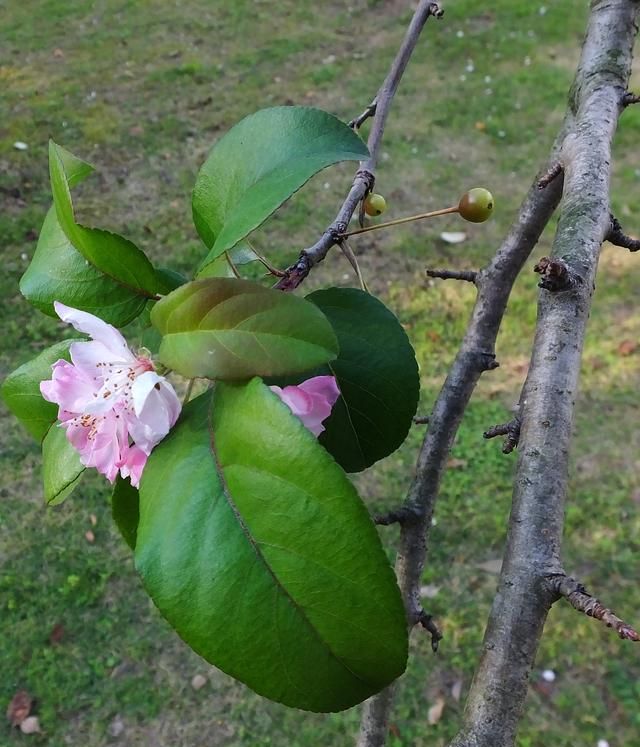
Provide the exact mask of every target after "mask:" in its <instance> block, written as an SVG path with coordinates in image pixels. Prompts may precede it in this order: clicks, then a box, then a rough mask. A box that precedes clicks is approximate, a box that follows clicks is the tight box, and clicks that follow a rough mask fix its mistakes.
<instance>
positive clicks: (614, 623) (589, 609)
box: [549, 574, 640, 641]
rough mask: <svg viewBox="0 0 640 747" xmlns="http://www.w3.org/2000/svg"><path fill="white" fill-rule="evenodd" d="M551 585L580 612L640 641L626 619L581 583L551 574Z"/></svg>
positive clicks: (626, 637)
mask: <svg viewBox="0 0 640 747" xmlns="http://www.w3.org/2000/svg"><path fill="white" fill-rule="evenodd" d="M549 582H550V584H551V587H552V588H553V590H554V591H555V592H557V594H558V595H559V596H561V597H564V598H565V599H566V600H567V601H568V602H569V603H570V604H571V606H572V607H574V608H575V609H576V610H578V612H582V613H583V614H585V615H589V617H593V618H594V619H596V620H600V621H601V622H603V623H604V624H605V625H606V626H607V627H608V628H613V629H614V630H615V631H616V633H617V634H618V635H619V636H620V638H622V639H623V640H625V641H640V635H639V634H638V633H637V632H636V631H635V630H634V628H632V627H631V625H629V624H628V623H626V622H625V621H624V620H621V619H620V618H619V617H618V616H617V615H616V614H614V613H613V612H612V611H611V610H610V609H609V608H608V607H605V606H604V604H602V602H600V601H599V600H598V599H596V598H595V597H593V596H591V594H589V593H588V592H587V590H586V589H585V588H584V586H583V585H582V584H581V583H578V581H576V580H575V579H573V578H571V577H570V576H566V575H564V574H561V575H554V576H551V577H550V579H549Z"/></svg>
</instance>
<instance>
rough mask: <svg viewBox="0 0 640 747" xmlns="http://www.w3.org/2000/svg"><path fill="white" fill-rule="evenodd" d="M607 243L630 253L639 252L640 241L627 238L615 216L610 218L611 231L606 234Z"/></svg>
mask: <svg viewBox="0 0 640 747" xmlns="http://www.w3.org/2000/svg"><path fill="white" fill-rule="evenodd" d="M607 241H609V242H610V243H612V244H615V245H616V246H621V247H624V248H625V249H628V250H629V251H630V252H637V251H640V239H634V238H632V237H631V236H628V235H627V234H626V233H625V232H624V231H623V230H622V226H621V225H620V223H619V221H618V219H617V218H616V217H615V215H612V216H611V230H610V231H609V233H608V234H607Z"/></svg>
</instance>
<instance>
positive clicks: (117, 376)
mask: <svg viewBox="0 0 640 747" xmlns="http://www.w3.org/2000/svg"><path fill="white" fill-rule="evenodd" d="M54 306H55V310H56V313H57V314H58V316H59V317H60V319H62V321H64V322H68V323H69V324H71V325H73V327H75V329H77V330H78V331H79V332H84V333H85V334H87V335H90V336H91V337H92V338H93V339H92V340H90V341H87V342H74V343H72V345H71V347H70V348H69V353H70V355H71V363H69V362H67V361H65V360H59V361H57V362H56V363H54V364H53V375H52V378H51V379H50V380H48V381H43V382H41V384H40V391H41V392H42V396H43V397H44V398H45V399H46V400H48V401H49V402H54V403H55V404H57V405H58V407H59V410H58V419H59V420H60V425H61V427H63V428H64V429H65V430H66V433H67V438H68V439H69V441H70V442H71V444H72V445H73V446H74V448H75V449H76V450H77V451H78V452H79V454H80V461H81V462H82V464H84V465H85V467H95V468H96V469H97V470H98V472H100V473H102V474H103V475H105V476H106V478H107V479H108V480H109V481H110V482H113V481H114V480H115V478H116V476H117V474H118V472H120V474H121V475H122V477H129V478H130V479H131V484H132V485H134V486H136V487H137V486H138V484H139V482H140V476H141V474H142V470H143V469H144V465H145V463H146V461H147V457H148V456H149V454H150V453H151V450H152V449H153V448H154V446H156V444H158V443H159V442H160V441H161V440H162V439H163V438H164V437H165V436H166V435H167V433H168V432H169V429H170V428H171V426H173V424H174V423H175V422H176V420H177V419H178V415H179V414H180V401H179V400H178V397H177V395H176V393H175V391H174V390H173V387H172V386H171V384H170V383H169V382H168V381H167V380H166V379H165V378H164V377H162V376H159V375H158V374H157V373H156V372H155V370H154V366H153V363H152V362H151V360H149V358H146V357H144V356H136V355H134V354H133V353H132V352H131V350H129V347H128V346H127V343H126V341H125V339H124V337H123V336H122V335H121V334H120V332H118V330H117V329H115V327H112V326H111V325H110V324H107V323H106V322H103V321H102V319H99V318H98V317H96V316H93V315H92V314H88V313H87V312H84V311H78V310H77V309H72V308H70V307H69V306H65V305H64V304H62V303H58V302H56V303H55V304H54Z"/></svg>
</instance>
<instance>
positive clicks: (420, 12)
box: [275, 0, 443, 291]
mask: <svg viewBox="0 0 640 747" xmlns="http://www.w3.org/2000/svg"><path fill="white" fill-rule="evenodd" d="M442 14H443V11H442V9H441V8H440V6H439V5H438V3H434V2H426V1H425V0H420V2H419V3H418V7H417V8H416V11H415V13H414V14H413V18H412V19H411V23H410V24H409V27H408V29H407V32H406V34H405V37H404V39H403V41H402V44H401V45H400V49H399V50H398V54H397V55H396V57H395V59H394V61H393V63H392V65H391V68H390V70H389V73H388V75H387V77H386V78H385V81H384V83H383V84H382V87H381V88H380V90H379V91H378V94H377V95H376V98H375V115H374V120H373V125H372V127H371V132H370V133H369V139H368V140H367V145H368V147H369V154H370V155H369V158H368V159H367V160H366V161H362V162H361V164H360V168H359V169H358V171H357V172H356V175H355V177H354V180H353V183H352V185H351V189H350V190H349V194H348V195H347V197H346V199H345V201H344V202H343V204H342V207H341V208H340V210H339V211H338V214H337V215H336V217H335V220H334V221H333V223H332V224H331V225H330V226H329V227H328V228H327V229H326V231H325V232H324V233H323V234H322V236H321V237H320V239H319V240H318V241H316V243H315V244H314V245H313V246H311V247H309V248H308V249H304V250H303V251H302V252H301V253H300V256H299V257H298V260H297V261H296V262H295V263H294V264H293V265H291V267H289V268H287V269H286V270H285V273H284V277H283V278H281V279H280V280H279V281H278V283H276V286H275V287H276V288H279V289H280V290H286V291H289V290H293V289H294V288H297V287H298V286H299V285H300V283H302V282H303V280H304V279H305V278H306V277H307V275H308V274H309V273H310V272H311V269H312V268H313V267H314V266H315V265H317V264H318V263H319V262H322V260H323V259H324V258H325V257H326V256H327V253H328V252H329V250H330V249H331V247H333V246H335V245H336V244H337V243H339V241H340V239H341V234H344V233H345V231H346V230H347V226H348V225H349V221H350V220H351V218H352V217H353V214H354V213H355V211H356V208H357V207H358V203H360V202H361V201H362V199H363V198H364V197H365V195H366V194H367V192H369V191H370V190H371V189H372V188H373V184H374V181H375V170H376V166H377V163H378V156H379V154H380V146H381V144H382V135H383V133H384V127H385V124H386V122H387V116H388V114H389V109H390V108H391V103H392V101H393V97H394V96H395V93H396V91H397V90H398V86H399V84H400V79H401V78H402V74H403V73H404V71H405V69H406V67H407V65H408V63H409V60H410V59H411V55H412V54H413V50H414V49H415V47H416V44H417V43H418V39H419V38H420V33H421V31H422V29H423V27H424V25H425V23H426V22H427V20H428V18H429V17H430V16H435V17H436V18H440V17H441V16H442ZM368 108H369V109H370V108H371V106H370V107H368ZM361 116H362V115H361ZM363 121H364V120H363Z"/></svg>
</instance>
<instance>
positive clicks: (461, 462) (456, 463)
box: [447, 457, 467, 469]
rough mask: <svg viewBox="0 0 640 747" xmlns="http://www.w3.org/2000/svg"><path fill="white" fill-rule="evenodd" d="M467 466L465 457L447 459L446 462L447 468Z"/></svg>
mask: <svg viewBox="0 0 640 747" xmlns="http://www.w3.org/2000/svg"><path fill="white" fill-rule="evenodd" d="M466 466H467V460H466V459H456V458H455V457H454V458H452V459H449V461H448V462H447V467H448V468H449V469H464V468H465V467H466Z"/></svg>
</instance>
